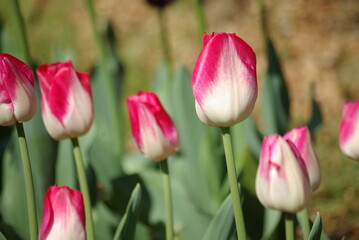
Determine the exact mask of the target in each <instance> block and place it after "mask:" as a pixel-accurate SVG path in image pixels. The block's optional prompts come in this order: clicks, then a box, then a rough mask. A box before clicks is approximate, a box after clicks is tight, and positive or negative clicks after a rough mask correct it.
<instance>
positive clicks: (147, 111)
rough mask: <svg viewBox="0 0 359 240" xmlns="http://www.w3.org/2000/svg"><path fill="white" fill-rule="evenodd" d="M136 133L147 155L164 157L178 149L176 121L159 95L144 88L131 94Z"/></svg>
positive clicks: (132, 129)
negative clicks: (164, 106) (166, 109)
mask: <svg viewBox="0 0 359 240" xmlns="http://www.w3.org/2000/svg"><path fill="white" fill-rule="evenodd" d="M127 106H128V111H129V117H130V122H131V131H132V136H133V138H134V140H135V143H136V145H137V147H138V149H139V150H140V151H141V153H142V154H143V155H145V156H146V157H148V158H149V159H151V160H153V161H161V160H163V159H165V158H167V157H168V156H170V155H172V154H174V153H175V152H176V151H177V150H178V144H179V137H178V133H177V129H176V126H175V124H174V123H173V121H172V119H171V117H170V116H169V115H168V114H167V112H166V111H165V109H164V108H163V107H162V104H161V102H160V100H159V99H158V97H157V95H156V94H154V93H150V92H143V91H140V92H139V93H138V95H134V96H130V97H128V98H127Z"/></svg>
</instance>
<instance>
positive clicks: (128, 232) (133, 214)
mask: <svg viewBox="0 0 359 240" xmlns="http://www.w3.org/2000/svg"><path fill="white" fill-rule="evenodd" d="M140 203H141V187H140V185H139V184H137V185H136V187H135V188H134V190H133V192H132V194H131V198H130V200H129V202H128V204H127V208H126V212H125V214H124V215H123V217H122V219H121V222H120V224H119V225H118V227H117V230H116V233H115V236H114V238H113V239H114V240H120V239H121V240H122V239H123V240H130V239H133V238H134V234H135V230H136V222H137V218H138V215H139V212H140V207H141V205H140Z"/></svg>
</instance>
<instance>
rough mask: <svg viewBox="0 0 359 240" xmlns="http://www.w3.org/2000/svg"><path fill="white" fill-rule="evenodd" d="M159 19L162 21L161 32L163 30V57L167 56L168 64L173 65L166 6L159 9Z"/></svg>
mask: <svg viewBox="0 0 359 240" xmlns="http://www.w3.org/2000/svg"><path fill="white" fill-rule="evenodd" d="M158 19H159V23H160V32H161V43H162V44H161V45H162V50H163V57H164V58H165V60H166V62H167V64H168V66H169V67H170V69H171V67H172V58H171V52H170V45H169V41H168V31H167V28H166V19H165V13H164V8H159V9H158Z"/></svg>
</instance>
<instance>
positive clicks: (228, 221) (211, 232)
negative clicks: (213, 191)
mask: <svg viewBox="0 0 359 240" xmlns="http://www.w3.org/2000/svg"><path fill="white" fill-rule="evenodd" d="M233 222H234V218H233V206H232V197H231V195H229V196H228V197H227V198H226V199H225V200H224V201H223V203H222V205H221V207H220V208H219V209H218V211H217V213H216V215H215V216H214V218H213V219H212V221H211V223H210V224H209V226H208V228H207V230H206V233H205V234H204V237H203V238H202V239H203V240H222V239H228V236H229V235H230V233H231V230H232V225H233Z"/></svg>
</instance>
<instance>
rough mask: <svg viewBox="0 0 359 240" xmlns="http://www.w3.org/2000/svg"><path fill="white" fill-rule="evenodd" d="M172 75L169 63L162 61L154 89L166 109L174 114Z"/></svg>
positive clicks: (154, 82) (170, 113) (156, 75)
mask: <svg viewBox="0 0 359 240" xmlns="http://www.w3.org/2000/svg"><path fill="white" fill-rule="evenodd" d="M170 77H171V73H170V69H169V65H168V63H167V62H165V61H164V62H161V63H160V64H158V66H157V69H156V72H155V78H154V81H153V87H152V89H153V91H154V92H155V93H156V94H157V96H158V98H159V99H160V101H161V104H162V105H163V107H164V109H165V110H166V111H167V112H168V114H169V115H171V116H172V113H173V112H172V106H171V104H172V102H173V101H172V96H171V93H172V91H171V90H172V89H171V86H172V83H171V79H170Z"/></svg>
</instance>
